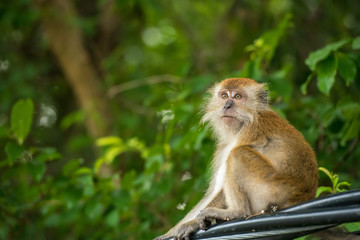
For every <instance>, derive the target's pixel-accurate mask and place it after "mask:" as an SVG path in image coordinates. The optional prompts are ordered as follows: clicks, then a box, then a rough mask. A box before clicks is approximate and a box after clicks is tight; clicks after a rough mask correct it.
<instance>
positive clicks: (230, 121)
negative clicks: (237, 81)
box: [217, 88, 247, 126]
mask: <svg viewBox="0 0 360 240" xmlns="http://www.w3.org/2000/svg"><path fill="white" fill-rule="evenodd" d="M217 98H218V101H220V107H221V111H219V116H220V119H221V121H222V122H223V123H224V124H225V125H229V126H231V125H237V124H240V123H241V122H242V120H243V119H242V114H241V111H239V110H240V109H241V108H243V107H244V106H242V105H244V102H245V101H246V98H247V95H246V93H245V92H244V91H243V90H242V89H227V88H222V89H220V90H219V91H218V94H217Z"/></svg>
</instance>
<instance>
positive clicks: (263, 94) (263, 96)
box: [258, 89, 269, 106]
mask: <svg viewBox="0 0 360 240" xmlns="http://www.w3.org/2000/svg"><path fill="white" fill-rule="evenodd" d="M258 99H259V102H260V103H262V104H263V105H264V106H267V104H268V101H269V99H268V90H267V89H261V90H260V91H259V94H258Z"/></svg>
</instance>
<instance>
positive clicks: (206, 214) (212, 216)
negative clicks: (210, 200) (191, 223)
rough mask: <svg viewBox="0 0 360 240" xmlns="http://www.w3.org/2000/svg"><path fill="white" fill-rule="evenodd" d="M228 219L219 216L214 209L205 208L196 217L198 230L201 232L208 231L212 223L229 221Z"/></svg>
mask: <svg viewBox="0 0 360 240" xmlns="http://www.w3.org/2000/svg"><path fill="white" fill-rule="evenodd" d="M229 220H230V219H229V218H226V217H222V216H220V215H219V214H218V213H217V212H216V211H215V210H214V209H212V208H206V209H204V210H202V211H201V212H200V213H199V215H198V216H197V217H196V221H197V222H198V224H199V226H200V228H201V229H202V230H206V229H208V228H209V227H210V226H211V225H212V224H213V223H216V222H218V221H219V222H223V221H229Z"/></svg>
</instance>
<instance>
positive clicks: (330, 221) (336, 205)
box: [193, 190, 360, 240]
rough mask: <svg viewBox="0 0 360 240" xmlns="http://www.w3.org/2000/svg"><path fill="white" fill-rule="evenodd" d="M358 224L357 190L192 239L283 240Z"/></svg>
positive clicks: (221, 227)
mask: <svg viewBox="0 0 360 240" xmlns="http://www.w3.org/2000/svg"><path fill="white" fill-rule="evenodd" d="M358 221H360V190H353V191H347V192H343V193H337V194H333V195H329V196H327V197H324V198H320V199H315V200H312V201H309V202H306V203H303V204H299V205H296V206H293V207H290V208H286V209H282V210H280V211H278V212H275V213H272V214H266V215H259V216H256V217H252V218H250V219H247V220H236V221H231V222H226V223H221V224H217V225H214V226H212V227H210V228H209V229H208V230H206V231H203V230H201V231H198V232H197V233H196V234H195V235H194V236H193V239H217V240H219V239H262V240H263V239H266V240H270V239H271V240H273V239H276V240H280V239H281V240H285V239H293V238H296V237H300V236H304V235H307V234H310V233H314V232H316V231H320V230H323V229H326V228H329V227H333V226H336V225H339V224H342V223H348V222H358Z"/></svg>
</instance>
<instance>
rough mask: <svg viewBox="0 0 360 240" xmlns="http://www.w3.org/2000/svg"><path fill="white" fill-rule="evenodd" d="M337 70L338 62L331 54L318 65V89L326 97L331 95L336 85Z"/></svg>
mask: <svg viewBox="0 0 360 240" xmlns="http://www.w3.org/2000/svg"><path fill="white" fill-rule="evenodd" d="M336 68H337V61H336V57H335V55H334V54H331V55H330V56H329V57H327V58H326V59H325V60H323V61H321V62H319V64H318V65H317V68H316V73H317V78H318V88H319V90H320V91H321V92H322V93H324V94H326V95H329V93H330V90H331V88H332V86H333V85H334V82H335V75H336Z"/></svg>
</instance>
